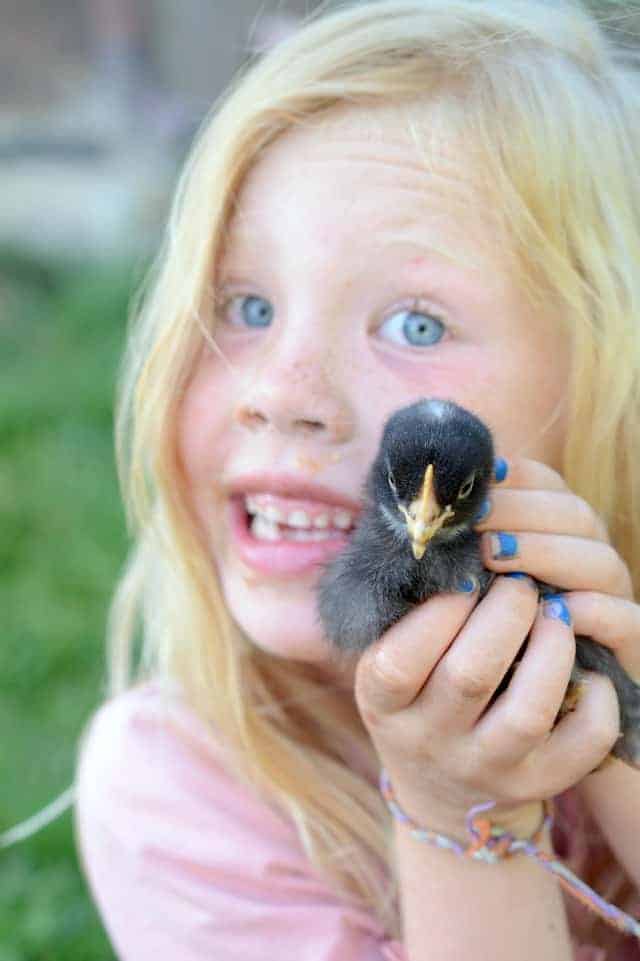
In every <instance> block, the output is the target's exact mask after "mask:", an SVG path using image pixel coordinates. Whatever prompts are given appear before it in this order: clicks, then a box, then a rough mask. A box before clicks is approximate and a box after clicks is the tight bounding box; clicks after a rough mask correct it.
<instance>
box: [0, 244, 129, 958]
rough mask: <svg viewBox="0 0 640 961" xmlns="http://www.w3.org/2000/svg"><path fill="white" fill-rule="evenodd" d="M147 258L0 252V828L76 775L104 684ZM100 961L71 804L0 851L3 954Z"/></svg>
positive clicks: (102, 954) (107, 951)
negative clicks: (132, 351)
mask: <svg viewBox="0 0 640 961" xmlns="http://www.w3.org/2000/svg"><path fill="white" fill-rule="evenodd" d="M143 269H144V265H138V266H137V267H136V268H135V269H132V268H131V267H128V268H123V267H118V266H113V267H100V268H98V267H95V266H91V267H89V266H87V267H86V268H80V267H75V268H74V269H62V270H61V269H58V270H51V271H50V270H47V269H46V268H43V267H41V266H39V265H37V264H32V263H29V261H27V260H25V259H22V258H20V257H18V256H15V255H14V256H9V255H8V254H7V253H6V252H5V253H3V252H0V384H1V385H2V386H1V389H0V530H1V531H2V536H1V537H0V571H1V572H2V576H1V578H0V610H1V611H2V627H3V631H2V645H1V646H0V780H1V783H2V792H1V795H0V833H1V832H3V831H5V830H6V829H8V828H9V827H11V826H13V825H14V824H17V823H18V822H20V821H22V820H24V819H26V818H27V817H30V816H31V815H32V814H34V813H35V812H36V811H38V810H40V809H41V808H42V807H44V806H45V805H46V804H48V803H49V802H50V801H52V800H53V799H54V798H55V797H57V796H58V795H59V794H60V793H62V791H64V790H65V789H66V788H67V787H68V786H69V785H70V784H71V783H72V781H73V776H74V767H75V760H76V750H77V739H78V736H79V734H80V731H81V729H82V727H83V726H84V724H85V722H86V720H87V718H88V717H89V716H90V714H91V712H92V711H93V710H94V709H95V707H96V706H97V705H98V703H99V702H100V700H101V698H102V696H103V690H104V682H105V657H104V629H105V619H106V611H107V606H108V603H109V599H110V594H111V592H112V590H113V587H114V584H115V581H116V579H117V576H118V572H119V570H120V567H121V565H122V563H123V561H124V559H125V556H126V551H127V536H126V532H125V524H124V519H123V513H122V509H121V506H120V502H119V495H118V491H117V483H116V475H115V466H114V459H113V444H112V410H113V390H114V383H115V374H116V368H117V365H118V361H119V357H120V353H121V351H122V347H123V343H124V331H125V323H126V313H127V304H128V301H129V298H130V296H131V293H132V292H133V290H134V288H135V287H136V286H137V285H138V284H139V282H140V279H141V275H142V270H143ZM63 958H64V961H93V959H96V961H97V959H99V961H110V959H114V954H113V952H112V950H111V948H110V947H109V943H108V940H107V938H106V935H105V934H104V932H103V929H102V926H101V924H100V921H99V918H98V915H97V913H96V910H95V908H94V906H93V903H92V901H91V898H90V895H89V892H88V888H87V885H86V882H85V879H84V876H83V875H82V873H81V871H80V868H79V864H78V859H77V853H76V850H75V847H74V841H73V834H72V817H71V812H70V811H67V812H66V813H65V814H63V815H62V816H61V817H60V819H59V820H58V821H56V822H55V823H53V824H51V825H49V826H47V827H45V828H44V829H43V830H42V831H41V832H40V833H39V834H38V835H36V836H35V837H33V838H30V839H28V840H26V841H23V842H21V843H19V844H17V845H15V846H13V847H11V848H9V849H5V850H2V849H0V961H49V959H51V961H61V959H63Z"/></svg>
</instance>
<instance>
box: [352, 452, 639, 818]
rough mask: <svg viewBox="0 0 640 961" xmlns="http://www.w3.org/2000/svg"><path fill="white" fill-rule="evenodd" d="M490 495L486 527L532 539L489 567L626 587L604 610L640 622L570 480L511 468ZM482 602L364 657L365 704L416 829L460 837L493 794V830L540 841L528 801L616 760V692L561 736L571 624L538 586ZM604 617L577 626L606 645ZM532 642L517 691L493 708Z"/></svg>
mask: <svg viewBox="0 0 640 961" xmlns="http://www.w3.org/2000/svg"><path fill="white" fill-rule="evenodd" d="M491 497H492V501H493V509H492V511H491V513H490V514H489V515H488V516H487V517H486V518H485V520H484V521H483V523H482V525H479V527H483V528H485V529H491V528H492V527H494V525H496V526H495V528H494V529H496V530H497V529H500V530H509V532H516V531H525V532H527V533H526V534H523V535H522V536H521V537H520V536H519V537H518V541H519V550H518V554H517V556H516V557H514V558H513V559H510V560H508V561H494V560H493V559H492V558H489V557H487V558H486V563H487V566H488V567H490V568H492V569H494V570H496V569H500V570H503V571H508V570H520V571H522V570H525V571H527V572H528V573H530V574H533V575H534V576H535V577H537V578H539V579H541V580H545V581H548V582H550V583H555V584H557V585H559V586H560V585H562V586H568V587H569V588H572V587H574V586H575V587H576V588H581V587H582V588H584V585H585V584H588V585H589V586H593V585H594V583H595V584H596V585H598V586H600V587H601V588H602V587H604V586H605V585H606V587H608V588H609V589H611V585H617V590H618V591H619V594H618V595H616V596H614V597H609V595H604V597H605V598H606V600H605V601H604V604H606V605H607V609H608V610H611V609H612V607H613V608H615V609H616V611H617V616H618V624H620V623H621V619H622V618H623V616H626V618H627V620H626V622H625V623H626V626H628V624H629V622H630V621H633V619H634V615H633V614H631V615H630V613H629V606H628V599H627V598H625V597H624V594H625V593H627V592H628V591H630V578H629V576H628V571H626V568H625V567H624V565H623V564H622V562H621V560H620V558H619V557H618V555H617V554H616V553H615V551H614V550H613V548H611V546H610V545H609V544H608V539H607V536H606V530H605V528H604V525H603V524H602V522H601V521H599V519H598V518H597V517H596V515H595V514H594V513H593V512H591V511H590V509H589V508H587V507H586V505H585V504H584V502H583V501H580V499H579V498H577V497H575V496H574V495H573V494H571V493H570V492H568V491H566V488H565V485H564V482H563V481H562V479H561V478H560V477H559V475H557V474H556V473H555V472H554V471H552V470H551V469H550V468H548V467H545V465H542V464H538V463H536V462H533V461H519V462H517V463H515V462H514V463H513V464H512V465H511V470H510V476H509V483H508V484H506V483H505V484H503V485H502V487H501V489H499V490H498V489H497V488H494V489H493V490H492V493H491ZM545 515H546V516H545ZM505 519H506V520H508V521H509V523H508V524H506V523H504V524H503V521H504V520H505ZM554 522H555V527H554ZM558 526H559V527H560V533H559V534H557V533H555V529H556V528H557V527H558ZM545 531H547V533H544V532H545ZM551 531H554V533H551ZM532 532H535V533H532ZM563 551H564V553H563ZM563 557H564V562H563V560H562V558H563ZM578 558H579V563H578V562H577V561H578ZM564 565H566V567H567V568H568V569H570V570H568V572H565V570H564ZM580 568H581V569H580ZM598 573H599V579H598V578H597V577H596V575H597V574H598ZM623 575H626V577H625V576H623ZM606 587H604V589H606ZM596 593H598V592H597V591H596ZM620 595H623V596H620ZM598 596H600V595H599V594H598ZM476 600H477V598H476V597H469V596H464V595H459V596H458V595H440V596H438V597H434V598H432V599H430V600H429V601H428V602H427V603H426V604H423V605H421V606H420V607H418V608H416V609H415V610H414V611H412V612H411V613H410V614H409V615H407V616H406V617H405V618H403V619H402V620H401V621H400V622H399V623H398V624H396V625H394V627H393V628H391V629H390V630H389V631H387V633H386V634H385V635H384V636H383V637H382V638H381V639H380V641H379V642H378V643H377V644H375V645H373V646H372V647H371V648H369V649H368V650H367V651H365V653H364V655H363V656H362V658H361V659H360V661H359V663H358V666H357V669H356V687H355V693H356V700H357V703H358V707H359V709H360V713H361V715H362V717H363V721H364V723H365V724H366V726H367V728H368V730H369V732H370V734H371V737H372V740H373V742H374V744H375V746H376V749H377V751H378V754H379V756H380V758H381V760H382V763H383V764H384V766H385V767H386V768H387V770H388V772H389V774H390V776H391V779H392V782H393V784H394V789H395V791H396V794H397V796H398V800H399V801H400V803H401V804H402V805H403V806H404V807H405V810H407V811H408V813H410V814H411V815H412V816H413V817H414V818H415V819H416V820H418V821H422V822H423V823H428V825H429V826H430V827H433V828H435V829H439V830H444V831H447V830H448V832H449V833H454V834H457V835H458V836H460V833H461V830H462V828H463V825H464V821H463V818H464V814H465V813H466V811H467V810H468V808H469V807H470V806H471V805H472V804H474V803H478V802H480V801H484V800H489V799H493V800H496V802H497V804H498V807H497V808H496V810H495V811H494V812H493V814H492V817H493V818H494V819H495V820H496V821H498V820H499V821H500V823H502V824H504V826H505V827H510V828H511V829H512V830H515V827H516V825H522V826H524V824H525V823H526V824H527V828H526V831H525V833H531V832H532V831H533V830H534V828H535V827H536V826H537V820H538V817H539V806H538V808H535V810H536V814H535V819H534V815H533V813H532V806H531V804H530V803H529V802H531V801H538V800H540V799H542V798H545V797H551V796H553V795H554V794H557V793H560V792H561V791H563V790H565V789H566V788H567V787H569V786H571V785H573V784H575V783H577V782H578V781H580V780H581V779H582V778H583V777H584V776H585V775H586V774H588V773H589V772H590V771H592V770H593V769H594V768H596V767H597V766H598V765H599V764H600V763H601V761H602V760H603V759H604V757H606V755H607V754H608V753H609V751H610V749H611V747H612V745H613V743H614V742H615V740H616V738H617V735H618V706H617V701H616V696H615V692H614V690H613V686H612V684H611V682H610V681H609V680H608V679H607V678H605V677H602V676H601V675H593V676H592V677H591V680H590V683H589V685H587V687H586V690H585V691H584V693H583V696H582V698H581V700H580V701H579V703H578V706H577V708H576V710H575V711H574V712H572V713H571V714H568V715H566V716H565V717H564V718H563V719H562V721H561V722H560V723H559V724H558V725H557V726H556V727H555V728H554V727H553V725H554V721H555V718H556V716H557V713H558V710H559V708H560V705H561V704H562V701H563V699H564V694H565V691H566V688H567V684H568V682H569V677H570V674H571V668H572V665H573V661H574V654H575V640H574V635H573V629H572V628H571V627H570V626H568V625H567V624H565V623H564V622H563V621H562V620H555V619H551V618H548V617H545V616H544V613H543V605H542V604H539V603H538V595H537V591H536V590H535V589H534V585H533V582H531V581H529V580H528V579H526V580H519V579H510V578H505V577H499V578H497V579H496V581H495V582H494V584H493V585H492V587H491V589H490V591H489V592H488V593H487V595H486V597H485V598H484V599H483V600H482V601H481V602H480V603H479V604H477V605H476ZM616 602H617V603H616ZM569 603H571V598H569ZM572 606H573V605H572ZM578 606H579V605H578V604H576V607H578ZM595 606H597V605H595ZM632 607H633V608H634V610H635V605H632ZM623 609H624V611H625V612H626V615H623V614H622V610H623ZM601 610H602V608H601ZM594 611H595V607H594V605H593V604H592V606H591V608H589V605H588V603H584V604H583V605H582V610H581V612H580V611H578V612H577V613H578V614H579V617H578V621H579V622H580V626H579V627H578V630H579V631H580V632H583V633H589V634H590V635H591V636H593V637H594V638H595V639H596V640H601V642H602V643H606V642H607V636H609V637H610V636H611V635H610V633H609V634H608V635H607V630H606V629H603V628H602V627H600V629H599V630H596V629H591V628H590V627H589V626H587V622H588V623H589V624H591V625H593V627H595V626H597V623H596V622H597V621H598V617H597V615H596V614H595V613H594ZM634 624H635V629H636V630H637V619H636V620H635V621H634ZM529 633H530V638H529V643H528V646H527V650H526V652H525V654H524V656H523V657H522V660H521V662H520V663H519V665H518V667H517V669H516V671H515V674H514V676H513V678H512V680H511V682H510V684H509V687H508V688H507V690H506V691H505V692H504V693H503V694H501V695H500V697H499V698H497V700H496V701H495V703H494V704H492V705H491V707H489V708H488V709H487V706H488V704H489V702H490V701H491V698H492V696H493V694H494V692H495V690H496V688H497V687H498V686H499V683H500V681H501V680H502V677H503V676H504V674H505V672H506V671H507V669H508V668H509V666H510V665H511V664H512V662H513V661H514V659H515V658H516V655H517V654H518V652H519V650H520V648H521V646H522V643H523V641H524V640H525V638H526V637H527V635H528V634H529ZM425 639H428V640H427V642H426V643H425ZM627 653H629V652H627ZM621 660H622V658H621ZM627 663H628V658H627ZM427 818H430V820H429V821H427Z"/></svg>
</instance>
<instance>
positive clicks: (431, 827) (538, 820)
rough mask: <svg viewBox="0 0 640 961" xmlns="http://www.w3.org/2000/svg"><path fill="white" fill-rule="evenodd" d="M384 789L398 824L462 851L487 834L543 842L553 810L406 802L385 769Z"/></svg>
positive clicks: (532, 804)
mask: <svg viewBox="0 0 640 961" xmlns="http://www.w3.org/2000/svg"><path fill="white" fill-rule="evenodd" d="M380 788H381V790H382V793H383V795H384V797H385V799H386V801H387V805H388V807H389V809H390V811H391V812H392V814H393V816H394V818H395V820H396V821H397V822H399V823H400V824H402V823H404V825H405V826H406V827H408V828H409V829H410V830H412V832H413V833H415V831H416V830H418V831H420V830H421V829H422V828H426V831H423V832H422V833H426V834H430V835H440V836H441V837H445V838H449V839H450V840H452V841H453V842H454V844H455V845H456V846H461V847H462V846H464V847H466V846H468V844H469V842H470V840H471V839H472V838H473V837H474V836H475V837H476V838H477V837H478V831H480V832H481V833H482V832H484V831H485V830H491V831H493V833H494V834H500V833H506V834H509V835H511V836H512V838H513V839H514V840H530V839H532V838H534V837H536V836H537V837H539V838H541V837H542V835H543V833H544V832H543V830H542V828H543V826H544V825H545V824H546V823H547V822H546V820H545V817H546V815H550V814H551V806H549V805H547V804H545V803H544V802H543V801H526V802H522V803H519V804H512V805H505V804H502V805H498V804H494V803H492V802H491V801H489V802H485V803H481V802H478V801H477V800H476V801H473V800H471V799H465V801H464V802H463V801H461V800H460V799H456V801H453V800H451V801H449V800H448V799H447V800H444V801H443V799H442V798H438V799H433V798H431V797H428V798H427V799H424V798H423V799H422V801H421V803H420V804H417V803H416V802H415V800H413V802H412V800H411V799H410V800H408V801H406V802H405V800H404V797H403V796H402V794H401V790H402V789H400V791H398V792H396V789H395V787H394V786H393V785H392V783H391V781H390V779H389V776H388V774H387V773H386V772H385V771H384V769H383V771H382V772H381V775H380ZM549 823H550V822H549ZM483 825H484V826H483ZM425 839H426V838H425Z"/></svg>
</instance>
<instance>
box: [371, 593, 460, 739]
mask: <svg viewBox="0 0 640 961" xmlns="http://www.w3.org/2000/svg"><path fill="white" fill-rule="evenodd" d="M477 601H478V592H477V591H474V592H473V593H472V594H462V593H461V594H438V595H437V596H435V597H432V598H430V599H429V600H428V601H426V602H425V603H424V604H420V605H419V606H418V607H415V608H414V609H413V610H412V611H410V612H409V613H408V614H406V615H405V616H404V617H403V618H402V619H401V620H400V621H398V622H397V623H396V624H394V625H393V627H391V628H389V630H388V631H386V632H385V634H383V636H382V637H381V638H380V640H379V641H376V643H375V644H372V645H371V647H369V648H368V649H367V650H366V651H365V652H364V654H363V655H362V657H361V658H360V660H359V661H358V665H357V667H356V673H355V697H356V702H357V704H358V708H359V710H360V713H361V715H362V718H363V720H364V721H365V723H367V722H368V721H373V720H375V718H376V717H379V716H382V715H386V714H393V713H395V712H397V711H401V710H403V709H404V708H406V707H408V706H409V705H410V704H411V703H412V701H413V700H414V699H415V698H416V697H417V695H418V694H419V692H420V690H421V689H422V687H423V686H424V684H425V682H426V680H427V678H428V677H429V675H430V674H431V671H432V670H433V668H434V666H435V665H436V664H437V662H438V660H439V659H440V657H441V656H442V653H443V651H445V650H446V649H447V647H448V646H449V644H451V641H452V640H453V638H454V637H455V636H456V634H457V633H458V631H459V630H460V628H461V627H462V625H463V624H464V622H465V621H466V619H467V617H468V616H469V614H470V613H471V611H472V610H473V608H474V606H475V604H476V603H477Z"/></svg>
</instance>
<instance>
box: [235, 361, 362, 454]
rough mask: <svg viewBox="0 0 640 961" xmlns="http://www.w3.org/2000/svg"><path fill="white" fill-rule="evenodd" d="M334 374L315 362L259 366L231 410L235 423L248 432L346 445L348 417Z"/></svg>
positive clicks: (350, 427) (350, 432) (349, 410)
mask: <svg viewBox="0 0 640 961" xmlns="http://www.w3.org/2000/svg"><path fill="white" fill-rule="evenodd" d="M337 379H338V378H337V376H336V374H335V373H333V374H330V373H329V371H328V370H327V365H326V364H323V363H321V362H320V361H319V360H317V359H316V360H313V359H312V358H309V359H308V360H300V359H298V360H292V361H291V362H290V363H288V364H282V363H280V364H274V363H273V362H272V363H271V364H269V365H265V366H264V367H263V368H262V370H261V371H259V372H254V375H253V376H252V377H250V378H247V380H246V381H245V383H244V386H243V389H242V390H241V391H240V395H239V397H238V400H237V402H236V404H235V408H234V420H235V422H236V423H238V424H240V425H242V426H243V427H246V428H248V429H249V430H252V431H262V430H268V429H272V430H277V431H278V432H279V433H281V434H283V435H291V436H298V437H300V436H309V437H314V438H316V439H317V440H319V441H322V442H327V443H333V444H336V443H346V442H347V441H348V440H350V438H351V437H352V435H353V427H354V416H353V410H352V408H351V404H350V403H349V400H348V397H347V396H346V393H345V392H344V390H343V388H341V387H340V385H339V384H338V383H337Z"/></svg>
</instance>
